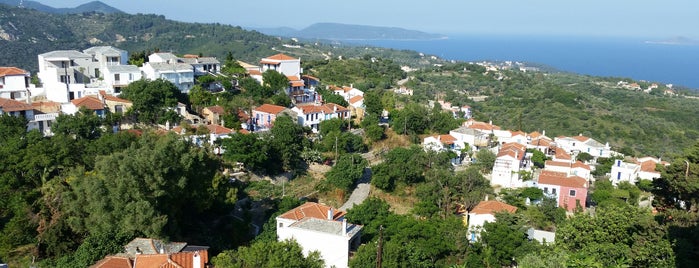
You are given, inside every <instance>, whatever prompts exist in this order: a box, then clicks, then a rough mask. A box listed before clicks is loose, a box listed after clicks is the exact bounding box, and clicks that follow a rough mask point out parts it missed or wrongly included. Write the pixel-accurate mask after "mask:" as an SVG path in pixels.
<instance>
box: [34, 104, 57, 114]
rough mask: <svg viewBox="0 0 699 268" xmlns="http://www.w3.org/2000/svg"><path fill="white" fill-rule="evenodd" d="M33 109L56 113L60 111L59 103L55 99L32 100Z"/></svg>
mask: <svg viewBox="0 0 699 268" xmlns="http://www.w3.org/2000/svg"><path fill="white" fill-rule="evenodd" d="M32 107H34V110H37V111H40V112H42V113H57V112H60V111H61V104H60V103H58V102H55V101H40V102H32Z"/></svg>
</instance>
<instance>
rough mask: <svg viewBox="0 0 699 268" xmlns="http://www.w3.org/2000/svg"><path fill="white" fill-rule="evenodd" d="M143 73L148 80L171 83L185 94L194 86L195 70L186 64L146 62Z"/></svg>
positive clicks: (142, 69) (142, 68)
mask: <svg viewBox="0 0 699 268" xmlns="http://www.w3.org/2000/svg"><path fill="white" fill-rule="evenodd" d="M149 57H150V56H149ZM141 71H143V74H144V75H145V78H146V79H150V80H156V79H164V80H167V81H170V82H171V83H173V84H174V85H175V86H177V88H178V89H179V90H180V91H182V92H183V93H188V92H189V90H190V89H191V88H192V86H194V69H193V68H192V65H189V64H186V63H167V62H146V63H145V64H143V67H141Z"/></svg>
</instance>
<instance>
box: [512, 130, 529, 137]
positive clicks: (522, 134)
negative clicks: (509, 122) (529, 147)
mask: <svg viewBox="0 0 699 268" xmlns="http://www.w3.org/2000/svg"><path fill="white" fill-rule="evenodd" d="M510 134H512V137H514V136H517V135H520V136H524V137H526V136H527V133H524V132H522V131H519V130H518V131H510Z"/></svg>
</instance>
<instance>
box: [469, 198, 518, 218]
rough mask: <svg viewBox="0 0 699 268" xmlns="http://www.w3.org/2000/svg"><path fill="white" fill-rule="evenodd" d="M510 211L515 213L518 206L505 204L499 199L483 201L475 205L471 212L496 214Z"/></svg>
mask: <svg viewBox="0 0 699 268" xmlns="http://www.w3.org/2000/svg"><path fill="white" fill-rule="evenodd" d="M503 211H504V212H509V213H514V212H515V211H517V207H515V206H511V205H508V204H505V203H503V202H500V201H497V200H489V201H481V202H480V203H478V205H476V207H474V208H473V209H472V210H471V212H470V213H474V214H491V215H495V213H496V212H503Z"/></svg>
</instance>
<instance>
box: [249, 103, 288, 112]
mask: <svg viewBox="0 0 699 268" xmlns="http://www.w3.org/2000/svg"><path fill="white" fill-rule="evenodd" d="M284 109H286V108H285V107H284V106H279V105H274V104H267V103H265V104H262V105H261V106H259V107H257V108H255V109H254V111H258V112H263V113H268V114H279V113H281V112H282V111H284Z"/></svg>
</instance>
